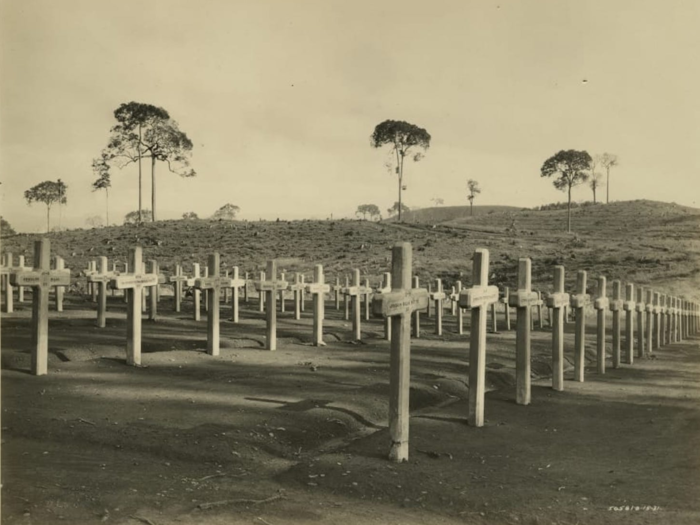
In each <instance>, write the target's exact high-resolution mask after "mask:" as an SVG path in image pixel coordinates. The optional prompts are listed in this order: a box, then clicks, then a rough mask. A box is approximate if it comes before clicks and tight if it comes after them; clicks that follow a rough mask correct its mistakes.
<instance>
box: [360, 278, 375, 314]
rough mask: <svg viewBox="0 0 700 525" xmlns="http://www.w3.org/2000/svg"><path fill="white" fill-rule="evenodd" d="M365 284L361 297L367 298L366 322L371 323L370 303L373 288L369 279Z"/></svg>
mask: <svg viewBox="0 0 700 525" xmlns="http://www.w3.org/2000/svg"><path fill="white" fill-rule="evenodd" d="M363 282H364V284H363V285H362V286H360V296H364V298H365V321H369V303H370V300H371V297H372V287H371V286H370V284H369V279H365V280H364V281H363Z"/></svg>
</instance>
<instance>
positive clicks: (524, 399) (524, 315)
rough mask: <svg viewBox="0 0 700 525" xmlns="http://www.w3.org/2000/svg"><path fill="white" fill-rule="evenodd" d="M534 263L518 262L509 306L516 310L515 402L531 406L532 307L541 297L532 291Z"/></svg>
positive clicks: (528, 261)
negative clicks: (515, 287) (513, 291)
mask: <svg viewBox="0 0 700 525" xmlns="http://www.w3.org/2000/svg"><path fill="white" fill-rule="evenodd" d="M531 276H532V261H531V260H530V259H529V258H525V257H522V258H520V260H519V261H518V290H517V291H516V292H515V293H512V294H509V297H508V306H514V307H515V308H516V316H517V319H516V323H517V325H516V336H515V402H516V403H517V404H518V405H529V404H530V401H531V387H530V368H531V355H530V331H531V329H532V312H531V307H532V305H533V304H537V303H538V301H539V296H538V295H537V292H534V291H533V290H532V277H531Z"/></svg>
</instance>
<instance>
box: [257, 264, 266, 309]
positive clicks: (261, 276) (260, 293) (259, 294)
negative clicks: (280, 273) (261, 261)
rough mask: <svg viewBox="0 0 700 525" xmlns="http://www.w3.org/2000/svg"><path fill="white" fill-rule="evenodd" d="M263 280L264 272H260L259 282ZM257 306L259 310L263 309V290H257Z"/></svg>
mask: <svg viewBox="0 0 700 525" xmlns="http://www.w3.org/2000/svg"><path fill="white" fill-rule="evenodd" d="M265 280H266V279H265V272H260V281H259V282H263V281H265ZM258 308H259V309H260V311H261V312H264V311H265V292H263V291H262V290H258Z"/></svg>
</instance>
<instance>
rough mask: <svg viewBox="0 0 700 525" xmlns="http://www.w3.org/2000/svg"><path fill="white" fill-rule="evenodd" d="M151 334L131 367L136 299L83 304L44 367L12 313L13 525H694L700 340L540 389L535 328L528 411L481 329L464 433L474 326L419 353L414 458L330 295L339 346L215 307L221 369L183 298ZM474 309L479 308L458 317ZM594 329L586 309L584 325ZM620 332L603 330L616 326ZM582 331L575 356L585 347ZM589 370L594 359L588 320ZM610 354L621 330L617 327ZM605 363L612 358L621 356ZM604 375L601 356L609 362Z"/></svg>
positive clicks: (72, 309) (506, 358) (542, 372)
mask: <svg viewBox="0 0 700 525" xmlns="http://www.w3.org/2000/svg"><path fill="white" fill-rule="evenodd" d="M171 301H172V299H171V298H170V297H164V298H163V299H162V301H161V304H160V313H161V315H160V317H159V319H158V320H157V321H155V322H148V321H146V320H144V342H143V351H144V356H143V363H144V365H145V366H144V367H142V368H134V367H129V366H126V364H125V360H124V346H125V332H126V327H125V320H124V317H125V316H124V311H125V307H124V303H123V302H122V301H121V298H120V297H113V298H110V299H109V307H108V308H109V311H110V314H109V318H108V324H107V327H106V328H104V329H98V328H96V327H95V326H94V318H95V312H94V311H92V310H91V309H92V308H93V305H91V304H90V303H89V302H88V301H87V300H86V299H85V298H84V297H81V296H79V295H70V296H69V301H68V304H67V307H66V311H65V312H64V313H62V314H57V313H56V312H52V313H51V324H50V361H49V375H48V376H44V377H33V376H31V375H29V374H28V373H27V371H28V368H29V354H28V349H29V347H30V335H29V314H30V307H29V306H28V305H27V304H21V305H17V312H16V313H14V314H10V315H7V316H5V315H4V316H3V321H2V322H3V330H2V367H3V370H2V382H3V386H2V439H3V445H2V478H3V479H2V481H3V495H2V496H3V497H2V518H3V522H4V523H8V524H23V525H24V524H27V525H29V524H34V525H39V524H53V523H71V524H91V523H107V524H110V523H111V524H119V525H132V524H133V525H136V524H139V523H142V524H143V523H145V524H147V525H148V524H150V525H166V524H202V525H204V524H206V525H215V524H217V525H218V524H257V525H266V524H267V525H280V524H306V523H319V524H335V523H348V524H355V523H358V524H359V523H370V524H418V523H436V524H452V523H473V524H494V525H495V524H509V525H511V524H512V525H515V524H537V525H544V524H561V525H564V524H567V525H568V524H571V525H573V524H619V523H629V524H670V523H673V524H691V523H693V524H695V523H699V522H700V402H699V401H700V387H699V385H698V377H700V375H699V374H700V348H699V345H698V343H699V339H697V338H694V339H690V340H688V341H686V342H684V343H680V344H674V345H670V346H667V347H665V348H662V349H660V350H657V351H655V352H654V356H653V358H652V359H643V360H636V362H635V364H634V365H633V366H628V365H623V366H622V367H621V368H619V369H617V370H612V369H610V368H609V369H608V373H607V374H605V375H604V376H600V375H598V374H596V373H595V371H594V368H589V369H588V370H587V377H586V382H585V383H574V382H573V381H571V373H570V367H569V370H568V373H567V379H568V381H567V382H566V390H565V391H564V392H554V391H552V390H551V389H550V388H549V384H550V383H549V381H550V380H549V378H548V374H549V371H550V357H549V352H550V340H551V333H550V331H549V329H548V328H544V329H536V330H535V331H534V332H533V374H535V376H536V377H535V380H534V386H533V402H532V405H530V406H528V407H523V406H517V405H516V404H515V403H514V389H513V369H514V358H515V333H514V332H513V331H510V332H509V331H505V330H503V326H502V325H501V330H503V331H501V332H500V333H497V334H489V337H488V361H487V362H488V364H487V370H488V373H487V377H488V381H489V389H490V391H489V393H488V394H487V400H486V419H487V423H486V426H485V427H484V428H473V427H469V426H468V425H467V424H466V414H467V394H468V386H467V381H468V368H469V363H468V337H469V336H468V330H469V327H468V324H469V323H468V319H466V320H465V325H466V326H465V328H466V333H465V335H461V336H460V335H457V334H456V333H455V332H456V325H455V318H454V317H452V316H450V315H449V314H448V315H446V318H445V335H444V336H442V337H436V336H434V335H431V334H432V331H433V326H434V325H433V321H434V320H433V319H426V318H425V317H424V318H423V324H422V327H423V335H422V337H421V338H420V339H417V340H414V341H413V343H412V373H411V379H412V388H411V411H412V418H411V442H410V462H409V463H405V464H394V463H390V462H389V461H388V460H387V459H386V454H387V452H388V446H389V437H388V432H387V428H386V425H387V420H386V418H387V405H388V377H389V374H388V367H389V351H388V349H389V346H388V345H389V344H388V343H387V342H386V341H384V340H382V333H383V332H382V322H381V320H372V321H370V322H367V323H364V324H363V341H362V342H356V341H352V338H351V327H350V324H349V323H348V322H347V321H344V320H343V318H342V317H343V316H342V311H340V312H338V311H336V310H335V309H334V307H333V306H332V303H331V302H330V301H329V302H327V320H326V324H325V332H326V341H327V346H326V347H323V348H316V347H313V346H310V345H309V344H308V341H310V339H311V312H310V302H309V303H308V304H307V310H306V312H305V314H304V315H303V318H302V320H300V321H295V320H294V319H293V315H292V313H290V312H289V310H288V311H287V313H285V314H281V313H279V314H278V316H279V332H278V337H279V346H278V350H277V351H276V352H268V351H265V350H264V349H263V342H264V339H263V338H264V321H263V314H260V313H259V312H257V308H256V305H255V304H254V303H253V302H252V301H251V303H250V304H248V305H243V310H242V313H241V323H240V324H238V325H234V324H233V323H232V322H231V321H228V320H225V319H226V318H227V317H228V315H229V307H228V306H224V307H223V311H222V324H221V325H222V326H221V330H222V332H221V337H222V352H221V356H220V357H216V358H215V357H211V356H208V355H207V354H206V353H205V348H206V321H205V320H204V319H205V317H204V314H203V320H202V321H200V322H195V321H193V320H191V304H190V303H189V302H188V303H186V304H185V305H184V310H183V312H182V313H181V314H174V313H172V303H171ZM466 317H468V316H466ZM592 317H593V316H589V319H591V320H592ZM608 326H610V323H608ZM572 329H573V326H572V325H568V326H567V339H566V355H567V358H568V359H569V360H570V359H571V357H572V354H573V334H572V333H571V330H572ZM588 332H589V334H588V339H587V350H588V353H587V357H588V364H589V365H592V364H593V357H594V345H595V337H594V326H593V325H592V324H590V325H589V326H588ZM608 346H610V334H608ZM608 351H609V350H608ZM608 366H610V362H609V363H608Z"/></svg>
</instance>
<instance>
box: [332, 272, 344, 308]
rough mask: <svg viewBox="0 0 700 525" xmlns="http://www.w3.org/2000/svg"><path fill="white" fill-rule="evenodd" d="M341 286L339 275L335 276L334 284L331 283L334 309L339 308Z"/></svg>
mask: <svg viewBox="0 0 700 525" xmlns="http://www.w3.org/2000/svg"><path fill="white" fill-rule="evenodd" d="M342 289H343V287H342V286H341V285H340V277H336V278H335V284H334V285H333V292H334V294H335V309H336V310H340V292H341V290H342Z"/></svg>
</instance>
